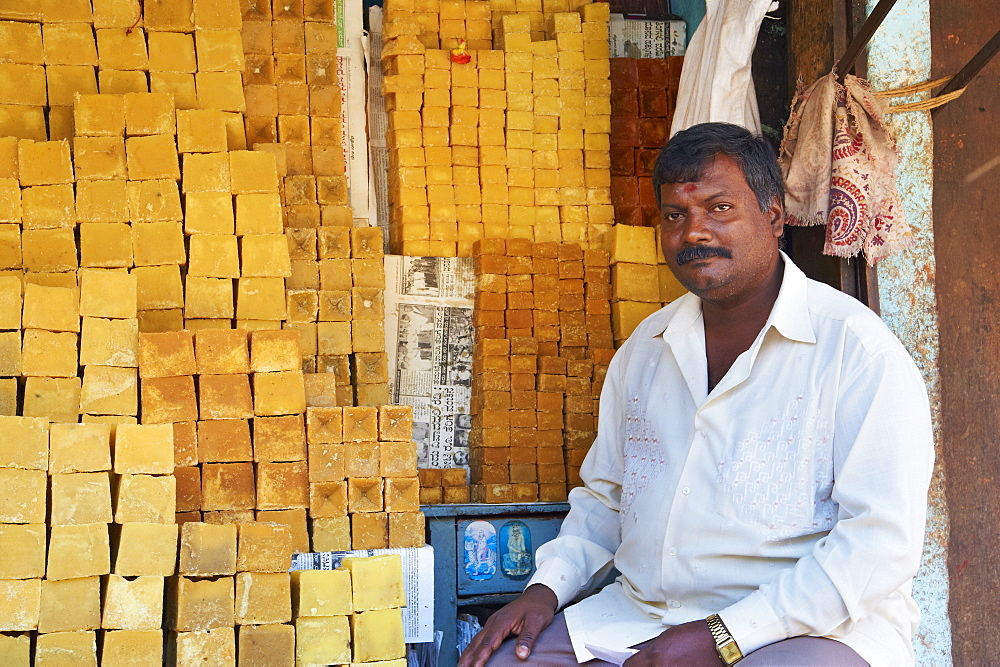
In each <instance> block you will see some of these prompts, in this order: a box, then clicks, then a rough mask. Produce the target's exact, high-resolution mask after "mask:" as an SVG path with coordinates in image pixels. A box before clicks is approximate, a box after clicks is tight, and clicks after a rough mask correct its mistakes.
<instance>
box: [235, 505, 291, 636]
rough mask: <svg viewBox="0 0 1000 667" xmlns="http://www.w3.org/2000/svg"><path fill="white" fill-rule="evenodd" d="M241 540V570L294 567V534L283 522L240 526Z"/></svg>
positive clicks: (280, 570) (239, 553)
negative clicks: (292, 565) (292, 559)
mask: <svg viewBox="0 0 1000 667" xmlns="http://www.w3.org/2000/svg"><path fill="white" fill-rule="evenodd" d="M238 539H239V545H238V549H237V556H236V569H237V570H238V571H240V572H287V571H288V568H289V567H290V566H291V558H292V531H291V530H290V529H289V528H288V526H286V525H284V524H280V523H241V524H239V536H238ZM271 622H278V621H271Z"/></svg>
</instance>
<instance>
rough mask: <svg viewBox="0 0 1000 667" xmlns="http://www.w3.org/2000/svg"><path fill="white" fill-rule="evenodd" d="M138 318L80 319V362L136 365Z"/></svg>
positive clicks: (85, 364)
mask: <svg viewBox="0 0 1000 667" xmlns="http://www.w3.org/2000/svg"><path fill="white" fill-rule="evenodd" d="M138 337H139V328H138V321H137V320H136V319H135V318H131V319H123V320H112V319H103V318H96V317H85V318H84V319H83V333H82V334H81V336H80V365H81V366H87V365H90V364H97V365H99V366H122V367H128V368H135V367H136V366H138V343H137V341H138Z"/></svg>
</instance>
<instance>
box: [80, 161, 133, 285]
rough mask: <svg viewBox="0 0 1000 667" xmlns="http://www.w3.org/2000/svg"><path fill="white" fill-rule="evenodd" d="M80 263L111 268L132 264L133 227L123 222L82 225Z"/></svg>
mask: <svg viewBox="0 0 1000 667" xmlns="http://www.w3.org/2000/svg"><path fill="white" fill-rule="evenodd" d="M109 182H110V181H109ZM80 265H81V266H82V267H89V268H109V269H110V268H127V267H130V266H132V227H131V226H130V225H128V224H126V223H121V222H103V223H100V224H89V225H83V226H82V227H80Z"/></svg>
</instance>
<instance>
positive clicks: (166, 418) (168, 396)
mask: <svg viewBox="0 0 1000 667" xmlns="http://www.w3.org/2000/svg"><path fill="white" fill-rule="evenodd" d="M141 389H142V420H143V422H144V423H147V424H161V423H167V422H184V421H194V420H196V419H197V418H198V403H197V399H196V398H195V390H194V378H193V377H191V376H190V375H182V376H176V377H160V378H148V379H144V380H143V381H142V387H141Z"/></svg>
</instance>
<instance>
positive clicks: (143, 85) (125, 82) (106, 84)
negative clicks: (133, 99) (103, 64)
mask: <svg viewBox="0 0 1000 667" xmlns="http://www.w3.org/2000/svg"><path fill="white" fill-rule="evenodd" d="M97 79H98V82H99V87H100V91H101V92H102V93H107V94H111V95H124V94H126V93H148V92H149V82H148V81H147V80H146V72H142V71H127V70H113V69H105V70H101V71H100V73H99V74H98V75H97ZM156 134H158V133H156Z"/></svg>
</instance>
